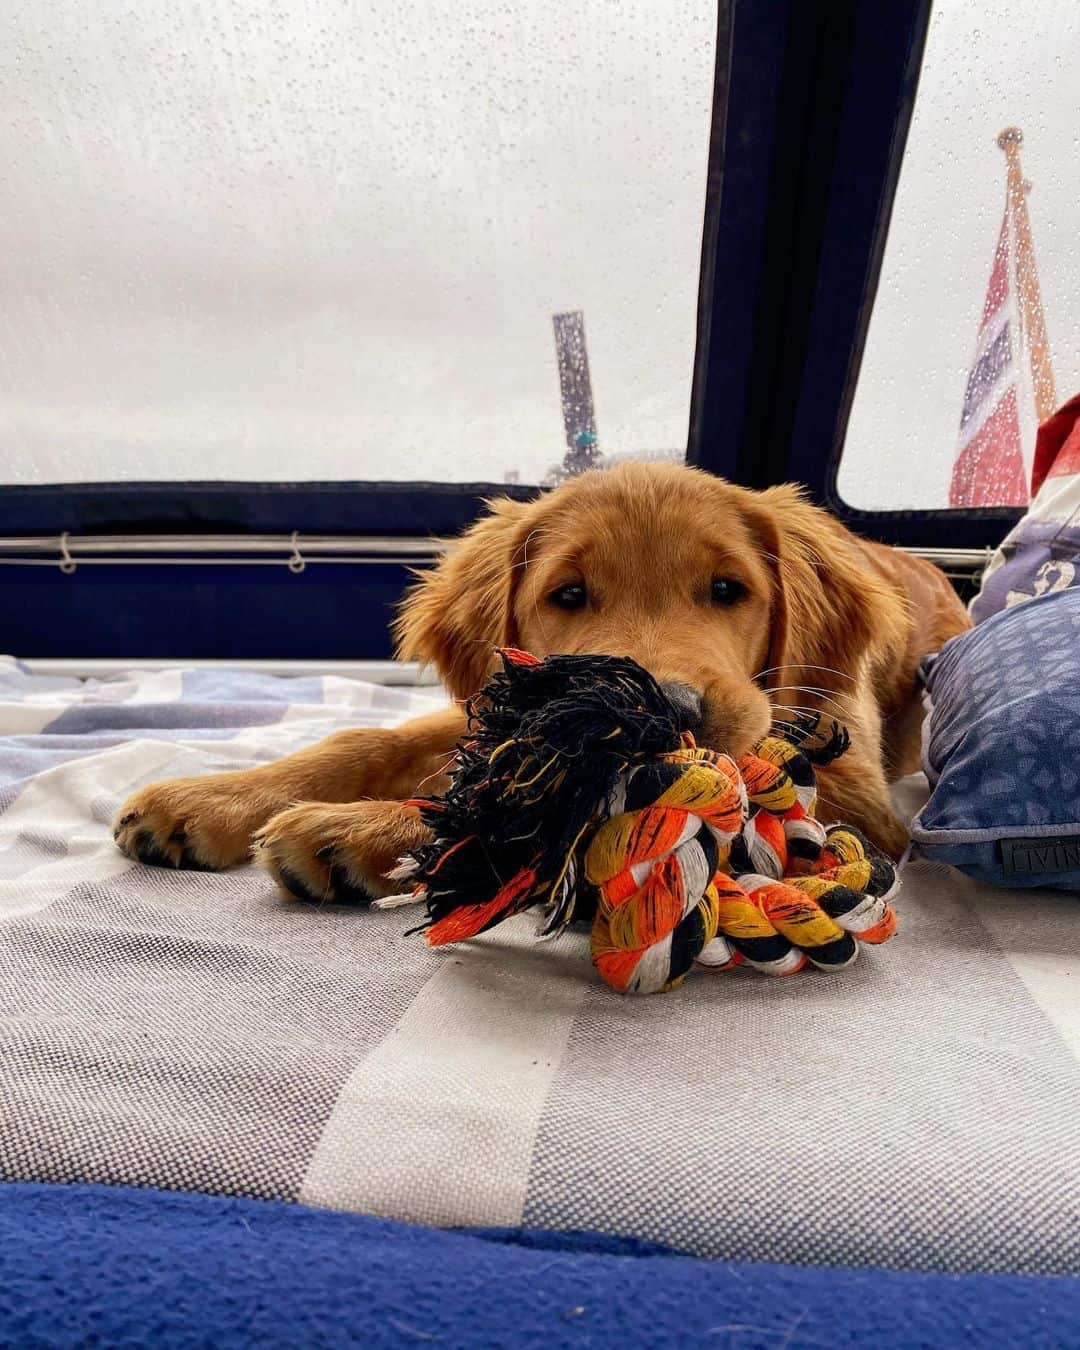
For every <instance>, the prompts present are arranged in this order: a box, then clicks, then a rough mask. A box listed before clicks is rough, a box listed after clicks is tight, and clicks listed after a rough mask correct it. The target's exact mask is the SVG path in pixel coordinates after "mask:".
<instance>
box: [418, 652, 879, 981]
mask: <svg viewBox="0 0 1080 1350" xmlns="http://www.w3.org/2000/svg"><path fill="white" fill-rule="evenodd" d="M500 656H501V657H502V665H503V668H502V670H501V671H500V672H498V673H497V674H496V675H494V676H493V678H492V679H491V681H490V682H489V684H488V685H487V686H486V687H485V688H484V689H483V690H482V691H481V693H480V694H478V695H476V696H475V697H474V698H473V699H471V700H470V701H469V703H468V705H467V711H468V716H469V735H468V739H466V740H465V741H464V742H463V743H462V745H461V746H460V747H459V750H458V759H457V762H456V765H455V768H454V770H453V773H452V778H451V784H450V787H449V789H448V790H447V791H446V793H445V794H443V795H442V796H440V797H429V798H421V799H415V800H414V801H413V802H412V803H410V804H411V805H413V806H416V807H418V808H419V811H420V816H421V818H422V820H423V821H424V823H425V824H426V825H428V826H429V827H430V829H431V831H432V834H433V838H432V839H431V841H430V842H429V843H426V844H424V845H423V846H421V847H420V848H419V849H417V850H416V851H415V852H414V853H413V854H411V855H410V856H409V857H408V858H406V859H405V860H404V861H403V862H402V864H401V865H400V866H399V867H398V868H397V869H396V870H395V872H393V873H392V874H391V875H392V876H393V877H394V878H396V879H398V880H403V881H404V880H409V881H411V883H412V885H413V898H415V899H417V900H424V901H425V902H426V904H427V913H428V918H427V922H426V923H425V924H424V925H422V926H421V928H422V931H424V933H425V935H426V938H427V941H428V942H429V943H430V944H431V945H432V946H436V947H438V946H443V945H444V944H446V943H451V942H460V941H462V940H463V939H466V938H471V937H475V936H476V935H477V934H478V933H482V932H484V931H486V930H487V929H489V928H491V927H493V926H494V925H495V924H497V923H500V922H501V921H502V920H503V919H505V918H508V917H509V916H510V915H511V914H517V913H519V912H520V911H521V910H524V909H526V908H528V907H530V906H533V905H543V906H544V908H545V910H546V915H545V919H544V922H543V924H542V927H541V933H542V934H543V935H550V934H555V933H558V932H560V931H562V930H563V929H564V928H565V927H566V925H567V924H568V923H570V922H571V921H575V920H587V921H589V922H591V923H592V937H591V948H592V960H593V964H594V966H595V967H596V969H597V970H598V971H599V973H600V975H601V976H602V978H603V979H604V980H605V981H606V982H607V983H608V984H609V985H611V986H612V988H614V989H617V990H620V991H622V992H624V993H640V994H646V993H657V992H661V991H664V990H668V989H672V988H674V986H675V985H677V984H679V983H680V982H681V981H682V979H683V977H684V976H685V975H686V973H687V972H688V971H689V970H690V968H691V967H692V966H693V965H694V964H695V963H696V964H697V965H698V966H699V967H703V968H708V969H710V970H730V969H732V968H733V967H736V966H740V965H747V966H751V967H753V968H754V969H755V970H758V971H761V972H763V973H765V974H768V975H792V974H794V973H795V972H796V971H799V970H802V969H803V968H804V967H806V966H807V965H812V966H815V967H817V968H818V969H820V970H842V969H843V968H844V967H845V966H848V965H850V964H851V962H852V961H854V959H855V957H856V955H857V954H858V950H859V944H860V943H863V942H868V943H879V942H884V941H885V940H886V939H887V938H889V937H891V936H892V934H893V932H895V929H896V915H895V913H894V912H893V908H892V905H891V904H890V903H889V902H890V899H891V898H892V896H893V895H894V894H895V892H896V890H897V889H898V881H897V877H896V870H895V868H894V866H893V864H892V863H891V862H890V861H889V860H888V859H886V858H884V857H883V856H881V855H880V854H878V853H876V852H875V851H874V850H873V849H872V847H871V845H870V844H869V842H868V841H867V840H866V839H865V837H864V836H863V835H862V834H860V833H859V831H858V830H856V829H854V828H853V827H852V826H850V825H830V826H828V827H826V826H824V825H823V824H822V823H821V822H820V821H819V820H817V819H816V818H815V816H814V814H813V813H814V808H815V805H816V801H817V790H816V786H815V777H814V767H813V766H814V765H815V764H827V763H829V762H831V761H832V760H833V759H836V758H837V757H838V756H839V755H841V754H843V753H844V751H845V750H846V749H847V747H848V735H847V732H846V731H845V730H844V729H843V728H842V727H840V725H839V724H838V723H836V722H831V723H826V721H825V719H824V718H823V717H822V715H821V714H819V713H812V714H799V715H798V717H797V718H793V719H791V720H789V721H787V722H785V723H783V724H782V727H783V729H784V731H785V735H783V736H781V735H768V736H766V737H765V738H764V739H763V740H762V741H761V742H760V743H759V744H758V745H757V746H756V747H755V748H754V751H753V752H752V753H750V754H746V755H742V756H740V757H739V758H738V759H737V760H736V759H732V758H731V757H730V756H729V755H726V754H723V753H722V752H720V751H715V750H706V749H703V748H701V747H699V746H697V745H695V743H694V741H693V738H692V737H691V736H690V735H689V734H687V733H680V731H679V724H678V712H677V710H676V709H675V708H674V707H673V706H672V704H671V703H670V702H669V700H668V698H667V696H666V695H665V694H664V692H663V690H662V689H661V688H660V686H659V685H658V684H657V682H656V681H655V680H654V679H653V677H652V676H651V675H650V674H649V673H648V672H647V671H645V670H643V669H642V668H641V667H640V666H639V665H637V664H636V662H634V661H630V660H626V659H622V658H617V657H603V656H554V657H550V658H548V659H547V660H546V661H542V662H541V661H538V660H537V659H536V658H535V657H533V656H530V655H528V654H527V653H525V652H520V651H517V650H515V649H512V648H508V649H505V650H503V651H501V652H500ZM412 931H414V932H415V931H418V930H416V929H414V930H412Z"/></svg>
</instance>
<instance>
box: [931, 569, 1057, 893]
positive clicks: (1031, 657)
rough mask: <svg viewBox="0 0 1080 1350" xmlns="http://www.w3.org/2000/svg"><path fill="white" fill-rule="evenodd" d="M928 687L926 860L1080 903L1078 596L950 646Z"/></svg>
mask: <svg viewBox="0 0 1080 1350" xmlns="http://www.w3.org/2000/svg"><path fill="white" fill-rule="evenodd" d="M927 684H928V689H929V694H930V699H931V703H932V710H931V713H930V717H929V718H928V721H927V724H926V726H925V728H924V739H923V767H924V768H925V770H926V774H927V777H928V778H929V779H930V783H931V785H932V787H933V791H932V793H931V795H930V800H929V801H928V802H927V803H926V805H925V806H924V807H923V809H922V810H921V811H920V812H919V814H918V815H917V816H916V817H915V820H914V822H913V824H912V831H911V833H912V839H913V840H914V842H915V845H916V847H917V849H918V850H919V852H920V853H922V854H924V855H925V856H927V857H930V858H934V859H937V860H938V861H940V862H946V863H951V864H953V865H954V866H955V867H959V868H961V869H962V870H963V871H965V872H968V873H970V874H971V875H972V876H974V877H977V878H979V880H981V881H989V882H994V883H997V884H1001V885H1007V886H1055V887H1059V888H1062V889H1065V890H1078V891H1080V589H1072V590H1065V591H1059V592H1057V593H1056V594H1052V595H1046V596H1043V597H1042V598H1041V599H1037V600H1031V601H1029V602H1028V603H1027V604H1024V605H1017V606H1015V607H1014V608H1012V609H1006V610H1002V611H1001V612H1000V613H998V614H995V615H993V616H992V617H991V618H989V619H987V620H986V622H985V623H982V624H980V625H979V626H978V627H977V628H974V629H972V630H971V631H970V632H967V633H962V634H961V635H960V636H959V637H956V638H953V640H952V641H951V642H949V643H947V644H946V645H945V647H944V648H943V649H942V652H941V655H940V656H939V657H938V659H937V660H936V661H935V662H933V664H932V665H931V666H930V669H929V673H928V677H927Z"/></svg>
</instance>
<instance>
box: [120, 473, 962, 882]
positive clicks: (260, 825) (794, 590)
mask: <svg viewBox="0 0 1080 1350" xmlns="http://www.w3.org/2000/svg"><path fill="white" fill-rule="evenodd" d="M717 578H723V579H724V580H725V581H727V582H729V583H731V584H733V585H734V586H735V587H736V595H737V598H736V600H735V602H734V603H731V604H716V603H715V602H714V600H713V598H712V597H713V592H712V583H713V581H714V580H715V579H717ZM567 586H581V587H584V596H585V600H584V603H583V604H582V605H581V607H580V608H576V609H570V610H568V609H566V608H564V607H561V606H560V604H559V603H557V601H556V598H555V597H556V596H557V595H558V594H559V593H560V592H561V588H564V587H567ZM967 623H968V619H967V615H966V613H965V611H964V608H963V606H962V605H961V603H960V601H959V600H958V598H957V597H956V595H955V593H954V592H953V590H952V588H951V586H950V585H949V583H948V582H947V580H946V579H945V577H944V576H943V575H942V574H941V573H940V572H939V571H938V570H937V569H936V568H934V567H932V566H931V565H930V564H929V563H926V562H923V561H921V560H919V559H916V558H912V557H910V556H908V555H905V554H901V553H899V552H897V551H896V550H893V549H889V548H886V547H884V546H882V545H878V544H872V543H867V542H865V541H863V540H860V539H858V538H857V537H856V536H855V535H853V534H851V533H850V531H848V530H846V529H845V528H844V527H843V526H842V525H840V524H839V523H838V522H837V521H836V520H834V519H833V518H832V517H831V516H829V515H828V514H826V513H825V512H823V511H821V510H819V509H818V508H816V507H814V506H811V505H810V504H809V503H808V502H807V501H806V500H805V499H804V497H803V496H802V494H801V493H800V492H799V490H798V489H796V488H794V487H790V486H785V487H777V488H771V489H769V490H767V491H765V492H750V491H748V490H746V489H744V488H739V487H735V486H734V485H732V484H730V483H725V482H723V481H722V480H719V479H715V478H712V477H710V476H708V475H706V474H703V473H700V472H697V471H695V470H693V469H688V468H682V467H676V466H674V465H656V464H638V463H629V464H626V465H623V466H621V467H620V468H618V469H615V470H611V471H607V472H602V471H598V472H593V473H589V474H585V475H583V476H582V477H580V478H577V479H573V480H571V481H570V482H568V483H566V484H564V485H563V486H562V487H560V488H558V489H557V490H556V491H554V492H552V493H550V494H548V495H546V496H544V497H541V498H539V499H537V500H535V501H531V502H515V501H510V500H506V499H500V500H497V501H494V502H492V503H491V504H490V513H489V514H488V515H486V516H485V517H484V518H483V519H481V520H480V521H479V522H478V523H477V524H475V525H474V526H473V527H472V528H471V529H470V530H468V531H467V532H466V533H465V535H464V536H463V537H462V539H461V540H460V541H459V542H458V543H457V545H456V546H455V547H453V548H452V549H451V550H450V551H449V552H448V553H447V554H446V555H445V557H444V558H443V560H442V561H441V562H440V563H439V565H438V566H437V567H435V568H434V569H432V570H431V571H430V572H427V573H426V574H424V575H423V576H422V578H421V579H420V581H419V583H418V584H417V586H416V587H414V588H413V590H412V591H411V592H410V593H409V595H408V596H407V597H406V599H405V602H404V604H403V607H402V610H401V614H400V616H399V618H398V621H397V624H396V635H397V639H398V651H399V655H400V656H401V657H402V659H404V660H418V661H421V662H424V663H426V664H430V665H433V666H434V667H435V668H436V669H437V670H438V672H439V674H440V676H441V677H442V678H443V680H444V681H445V683H446V685H447V688H448V689H449V690H450V693H451V695H452V696H453V698H454V699H455V700H458V701H460V700H463V699H465V698H467V697H468V696H469V695H470V694H472V693H474V692H475V691H476V690H477V689H478V688H479V687H480V686H481V685H482V684H483V682H484V679H485V677H486V675H487V674H488V673H489V672H490V670H491V669H492V667H493V660H494V648H495V647H496V646H498V645H507V644H514V645H518V646H522V647H524V648H526V649H527V650H529V651H531V652H534V653H535V654H537V655H540V656H543V655H546V654H549V653H552V652H603V653H607V654H611V655H623V656H632V657H633V658H634V659H635V660H637V661H639V662H640V663H641V664H642V665H643V666H645V667H646V668H647V669H648V670H650V671H651V672H652V673H653V674H654V675H655V676H656V677H657V678H658V679H661V680H665V681H675V682H678V683H679V684H681V685H686V686H690V687H691V688H693V689H694V690H695V691H696V692H697V693H698V694H699V695H700V696H701V699H702V709H703V718H702V725H701V727H700V729H699V731H698V739H699V740H700V741H701V742H702V743H704V744H708V745H714V746H718V747H722V748H725V749H728V750H731V751H733V752H735V753H738V752H740V751H742V750H744V749H746V748H747V747H748V746H749V745H751V744H752V743H753V742H754V741H755V740H756V739H757V738H758V737H760V736H761V735H762V734H763V733H764V731H765V730H766V728H767V727H768V726H769V725H770V723H771V722H772V721H773V720H774V718H776V717H778V716H779V717H783V716H784V715H785V710H786V709H790V708H794V707H804V708H816V709H821V710H824V711H825V712H827V713H829V714H833V715H836V716H837V717H838V718H839V719H840V720H842V721H844V722H845V723H846V724H847V726H848V727H849V729H850V731H851V735H852V749H851V750H850V751H849V753H848V754H847V755H845V756H844V758H843V759H841V760H839V761H838V762H837V763H835V764H833V765H830V766H828V767H827V768H825V769H823V770H822V772H821V794H822V800H823V812H822V814H823V815H825V816H826V817H828V816H830V815H833V816H835V817H836V818H837V819H845V820H849V821H852V822H853V823H855V824H857V825H859V826H860V827H861V828H862V829H864V830H865V831H866V832H867V833H868V834H869V835H870V836H871V838H873V839H874V840H875V841H876V842H877V843H878V844H879V845H880V846H881V847H883V848H884V849H886V850H887V851H888V852H889V853H891V854H892V855H893V856H894V857H895V856H898V855H899V853H900V852H901V851H902V849H903V847H904V844H905V842H906V832H905V830H904V827H903V825H902V824H901V823H900V821H899V820H897V818H896V817H895V815H894V814H893V812H892V809H891V807H890V804H889V797H888V787H887V784H888V781H889V780H890V779H891V778H893V777H896V776H897V775H899V774H900V773H906V772H910V771H911V770H912V769H913V768H915V767H917V763H918V735H919V723H920V721H921V705H920V700H919V696H918V689H917V679H916V671H917V667H918V664H919V661H920V659H921V658H922V657H923V656H924V655H925V654H926V653H927V652H930V651H934V650H936V649H937V648H938V647H939V646H940V645H941V644H942V643H943V642H944V641H945V640H946V639H947V638H949V637H951V636H952V635H953V634H955V633H957V632H959V631H960V630H962V629H963V628H965V627H966V626H967ZM462 726H463V722H462V714H461V711H460V706H456V707H454V708H452V709H450V710H449V711H447V712H446V713H438V714H433V715H430V716H428V717H424V718H419V719H417V720H415V721H413V722H409V723H406V724H405V725H404V726H401V727H398V728H396V729H394V730H392V731H373V730H357V731H350V732H340V733H338V734H337V735H335V736H331V737H330V738H329V739H328V740H326V741H323V742H322V743H320V744H319V745H317V746H313V747H312V748H310V749H308V750H304V751H301V752H300V753H299V754H296V755H291V756H289V757H288V758H287V759H283V760H281V761H279V762H278V763H276V764H269V765H264V766H262V767H261V768H258V769H253V770H249V771H246V772H243V773H233V774H217V775H212V776H209V777H204V778H188V779H179V780H174V781H172V782H166V783H159V784H154V785H151V786H150V787H148V788H144V789H143V790H142V791H141V792H138V793H136V794H135V795H134V797H132V798H131V799H130V800H129V801H128V802H126V803H125V804H124V806H123V807H122V808H121V810H120V813H119V815H118V818H117V827H116V835H117V842H118V844H119V846H120V847H121V848H122V849H123V850H124V851H125V852H128V853H130V854H132V856H140V855H141V856H144V857H146V856H147V855H148V854H149V858H150V860H157V861H168V862H170V863H172V864H173V865H179V866H192V865H203V866H209V867H215V868H217V867H226V866H229V865H230V864H233V863H236V862H240V861H242V860H243V859H245V858H246V857H248V856H249V854H250V853H251V851H252V848H253V841H254V842H255V844H257V847H258V851H259V854H260V857H261V859H262V861H263V862H264V863H265V864H266V865H267V866H268V867H269V869H270V870H271V872H272V873H273V874H274V875H275V876H276V877H277V879H278V881H279V883H281V884H282V886H283V888H284V889H286V890H291V891H292V892H293V893H297V891H298V890H299V891H300V892H302V893H306V894H308V895H312V896H315V897H326V898H328V899H332V898H335V897H336V896H337V897H338V898H340V894H339V893H340V892H341V891H342V888H343V886H345V885H347V886H348V887H349V888H353V889H357V888H360V889H363V890H365V891H367V892H368V893H371V894H379V893H385V892H386V891H387V889H389V888H390V887H389V883H388V882H387V881H386V879H385V875H384V874H385V872H386V871H387V870H388V869H389V868H390V867H391V866H392V865H393V863H394V861H395V859H396V858H397V857H398V856H400V854H401V853H402V852H404V851H405V850H406V849H407V848H408V847H410V846H411V845H412V844H414V843H415V842H417V840H418V839H419V838H420V834H421V830H422V827H421V825H420V822H419V820H418V818H417V815H416V812H415V811H414V810H413V809H411V808H403V807H402V806H401V805H400V803H401V801H402V800H403V799H406V798H408V797H410V796H412V795H413V794H414V793H415V792H417V791H420V790H423V791H430V790H431V789H432V788H433V787H435V786H437V784H438V782H439V775H440V774H441V772H442V771H443V770H444V769H445V768H446V766H447V764H448V763H449V761H450V758H451V757H452V754H453V749H454V746H455V744H456V742H457V739H458V737H459V735H460V733H461V730H462ZM329 803H333V805H328V804H329ZM256 836H257V839H256Z"/></svg>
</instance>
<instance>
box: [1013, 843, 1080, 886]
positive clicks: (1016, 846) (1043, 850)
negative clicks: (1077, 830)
mask: <svg viewBox="0 0 1080 1350" xmlns="http://www.w3.org/2000/svg"><path fill="white" fill-rule="evenodd" d="M1001 861H1002V864H1003V865H1004V869H1005V875H1006V876H1016V875H1017V874H1018V873H1021V872H1023V873H1025V874H1027V875H1029V876H1030V875H1033V874H1038V873H1040V872H1074V871H1076V870H1077V869H1078V868H1080V834H1057V835H1049V836H1043V837H1042V838H1029V839H1002V840H1001Z"/></svg>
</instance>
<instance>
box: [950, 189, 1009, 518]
mask: <svg viewBox="0 0 1080 1350" xmlns="http://www.w3.org/2000/svg"><path fill="white" fill-rule="evenodd" d="M1013 233H1014V232H1013V221H1012V211H1011V210H1010V206H1009V204H1007V205H1006V207H1005V217H1004V219H1003V220H1002V222H1001V232H1000V234H999V235H998V242H997V248H996V249H995V250H994V265H993V268H992V269H991V272H990V285H989V288H988V289H987V292H986V303H985V304H984V305H983V313H982V320H981V322H980V324H979V338H978V341H977V343H976V344H975V358H974V360H973V361H972V363H971V370H970V372H969V374H968V379H967V386H966V388H965V390H964V409H963V412H962V413H961V415H960V437H959V441H958V443H957V448H956V459H955V461H954V462H953V471H952V482H951V483H950V485H949V505H950V506H1017V505H1024V504H1025V503H1026V502H1027V500H1028V486H1027V479H1028V475H1027V471H1026V468H1025V464H1024V451H1023V433H1022V431H1021V425H1020V423H1021V413H1020V393H1021V389H1020V364H1019V356H1020V347H1021V344H1022V341H1023V337H1022V333H1021V323H1020V311H1019V306H1018V305H1017V303H1016V300H1017V282H1016V277H1017V270H1016V266H1015V261H1014V259H1015V239H1014V237H1013Z"/></svg>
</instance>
